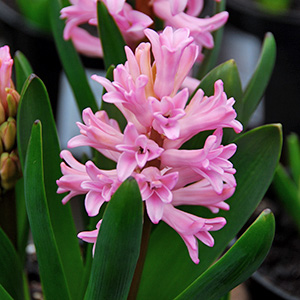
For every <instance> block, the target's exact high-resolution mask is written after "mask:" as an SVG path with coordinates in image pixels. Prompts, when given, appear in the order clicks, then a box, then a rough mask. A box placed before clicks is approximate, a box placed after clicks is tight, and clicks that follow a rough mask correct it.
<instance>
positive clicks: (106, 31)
mask: <svg viewBox="0 0 300 300" xmlns="http://www.w3.org/2000/svg"><path fill="white" fill-rule="evenodd" d="M97 12H98V31H99V36H100V40H101V44H102V49H103V58H104V64H105V68H106V69H108V68H109V67H110V66H111V65H115V66H116V65H118V64H121V63H122V64H123V63H125V61H126V55H125V50H124V47H125V45H126V43H125V41H124V39H123V36H122V35H121V33H120V30H119V28H118V26H117V25H116V23H115V21H114V19H113V18H112V16H111V15H110V14H109V12H108V11H107V8H106V6H105V4H104V3H103V2H102V1H98V2H97Z"/></svg>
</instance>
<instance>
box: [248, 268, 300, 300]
mask: <svg viewBox="0 0 300 300" xmlns="http://www.w3.org/2000/svg"><path fill="white" fill-rule="evenodd" d="M251 277H252V278H253V279H254V280H255V281H256V282H259V283H261V285H262V286H264V287H265V288H267V289H268V290H270V291H272V292H273V293H274V294H276V295H277V296H279V297H281V298H283V299H285V300H300V298H299V297H296V296H293V295H291V294H290V293H288V292H286V291H284V290H283V289H281V288H278V287H277V286H276V285H275V284H274V283H272V282H271V281H270V280H268V279H267V278H266V276H264V275H262V274H261V273H260V272H259V270H258V271H256V272H254V273H253V274H252V276H251Z"/></svg>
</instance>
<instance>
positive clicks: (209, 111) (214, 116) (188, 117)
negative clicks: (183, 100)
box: [164, 80, 243, 148]
mask: <svg viewBox="0 0 300 300" xmlns="http://www.w3.org/2000/svg"><path fill="white" fill-rule="evenodd" d="M214 88H215V92H214V95H213V96H210V97H207V96H204V92H203V91H202V90H201V89H199V90H198V91H197V92H196V94H195V95H194V97H193V98H192V99H191V101H190V103H189V104H188V105H187V107H186V108H185V116H184V117H183V118H181V119H180V120H179V121H178V122H179V125H180V136H179V138H178V139H177V140H176V141H166V142H165V144H164V147H165V148H179V147H180V146H181V145H182V144H183V143H184V142H186V141H188V140H189V139H190V138H192V137H193V136H194V135H196V134H197V133H199V132H201V131H206V130H214V129H216V128H224V127H225V128H226V127H228V128H233V129H234V131H235V132H236V133H239V132H241V131H242V130H243V126H242V124H241V123H240V122H239V121H237V120H236V117H237V114H236V111H235V110H234V108H233V105H234V103H235V100H234V99H233V98H229V99H227V96H226V93H225V92H224V87H223V82H222V80H217V81H216V82H215V84H214Z"/></svg>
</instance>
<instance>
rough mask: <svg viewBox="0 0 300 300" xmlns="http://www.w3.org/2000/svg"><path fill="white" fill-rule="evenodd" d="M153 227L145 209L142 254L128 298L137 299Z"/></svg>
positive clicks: (129, 299) (130, 299)
mask: <svg viewBox="0 0 300 300" xmlns="http://www.w3.org/2000/svg"><path fill="white" fill-rule="evenodd" d="M151 228H152V223H151V221H150V219H149V217H148V214H147V211H146V210H145V212H144V225H143V233H142V242H141V250H140V256H139V259H138V262H137V264H136V268H135V272H134V275H133V279H132V283H131V287H130V291H129V295H128V298H127V299H128V300H135V299H136V297H137V293H138V289H139V285H140V281H141V277H142V273H143V268H144V263H145V259H146V254H147V249H148V243H149V238H150V233H151Z"/></svg>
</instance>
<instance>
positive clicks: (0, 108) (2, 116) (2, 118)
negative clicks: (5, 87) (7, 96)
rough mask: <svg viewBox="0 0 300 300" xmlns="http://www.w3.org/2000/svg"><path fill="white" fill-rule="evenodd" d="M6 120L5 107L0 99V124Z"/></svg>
mask: <svg viewBox="0 0 300 300" xmlns="http://www.w3.org/2000/svg"><path fill="white" fill-rule="evenodd" d="M5 120H6V115H5V109H4V107H3V105H2V103H1V101H0V125H1V124H2V123H3V122H4V121H5Z"/></svg>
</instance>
